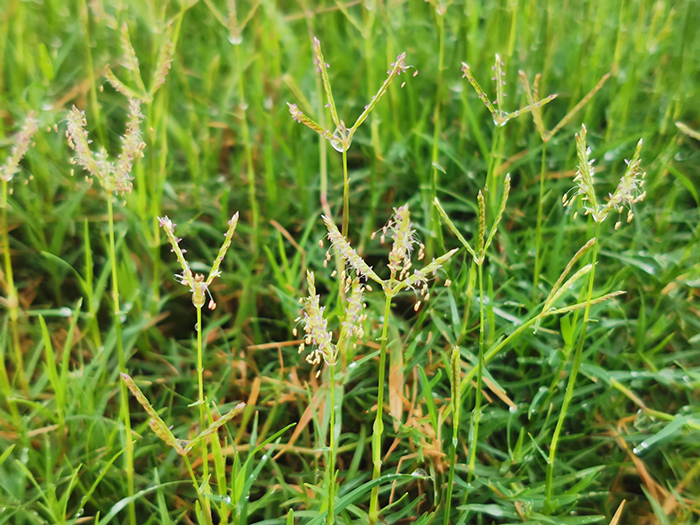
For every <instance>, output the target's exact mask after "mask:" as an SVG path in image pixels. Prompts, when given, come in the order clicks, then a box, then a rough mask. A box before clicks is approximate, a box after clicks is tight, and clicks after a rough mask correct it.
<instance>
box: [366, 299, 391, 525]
mask: <svg viewBox="0 0 700 525" xmlns="http://www.w3.org/2000/svg"><path fill="white" fill-rule="evenodd" d="M384 293H385V296H386V300H385V302H384V319H383V320H382V340H381V346H380V348H379V379H378V383H377V414H376V416H375V419H374V426H373V428H372V463H373V465H374V468H373V470H372V479H377V478H378V477H379V476H380V475H381V473H382V434H383V433H384V421H383V420H382V417H383V405H384V372H385V370H384V369H385V368H386V345H387V339H388V335H387V334H388V329H389V316H390V315H391V300H392V298H393V294H392V293H390V292H387V291H385V292H384ZM378 519H379V487H378V486H376V487H374V488H373V489H372V494H371V496H370V503H369V523H370V525H375V524H376V523H377V520H378Z"/></svg>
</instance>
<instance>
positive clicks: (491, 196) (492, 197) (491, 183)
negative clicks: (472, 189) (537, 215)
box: [486, 124, 503, 215]
mask: <svg viewBox="0 0 700 525" xmlns="http://www.w3.org/2000/svg"><path fill="white" fill-rule="evenodd" d="M502 135H503V126H499V125H497V124H494V130H493V140H492V141H491V154H490V156H489V170H488V172H487V173H486V191H487V193H488V194H487V196H486V198H487V199H488V203H489V205H488V211H489V215H495V214H496V209H497V208H498V201H497V199H498V194H497V192H496V186H497V184H496V179H495V177H496V169H497V164H498V163H497V162H496V158H497V157H499V156H500V153H499V152H500V149H497V148H498V145H499V143H500V142H502V141H501V136H502Z"/></svg>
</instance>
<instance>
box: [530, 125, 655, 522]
mask: <svg viewBox="0 0 700 525" xmlns="http://www.w3.org/2000/svg"><path fill="white" fill-rule="evenodd" d="M641 148H642V141H641V140H640V141H639V142H638V143H637V147H636V149H635V152H634V156H633V157H632V160H631V161H629V162H627V169H626V170H625V173H624V174H623V175H622V178H621V179H620V182H619V183H618V186H617V189H616V190H615V192H614V193H612V194H611V195H610V196H609V200H608V202H607V203H606V204H599V203H598V201H597V198H596V193H595V183H594V178H593V176H594V171H595V170H594V168H593V161H592V160H591V159H590V153H591V150H590V148H588V147H587V145H586V127H585V126H582V127H581V132H580V133H579V134H577V135H576V150H577V155H578V170H577V173H576V177H575V178H574V182H576V185H577V190H576V192H575V195H574V197H573V198H568V196H566V195H565V197H564V205H565V206H571V205H573V203H574V202H575V201H576V200H580V201H581V206H582V207H583V209H584V214H585V215H590V217H591V219H592V220H593V224H594V228H595V233H594V237H593V239H591V240H590V241H589V242H588V243H586V245H584V247H583V248H582V249H581V250H579V252H578V253H577V254H576V255H575V256H574V259H578V258H579V257H580V256H581V255H582V254H583V253H584V252H585V251H587V250H588V249H592V255H591V262H590V264H589V265H588V266H587V267H584V268H582V270H580V271H579V272H577V273H576V274H575V275H574V276H573V277H572V278H571V279H569V281H572V280H575V279H577V278H579V277H580V276H581V275H583V274H584V273H585V272H588V289H587V292H586V302H585V307H584V311H583V324H582V327H581V331H580V332H579V336H578V342H577V343H578V344H577V345H576V349H575V351H574V357H573V362H572V364H571V372H570V373H569V380H568V382H567V384H566V391H565V393H564V401H563V403H562V406H561V410H560V412H559V417H558V418H557V424H556V426H555V428H554V433H553V434H552V441H551V443H550V447H549V456H548V458H547V472H546V477H545V491H544V492H545V501H544V508H545V511H546V512H552V511H553V510H554V509H553V503H552V494H553V482H554V463H555V460H556V452H557V445H558V443H559V436H560V435H561V431H562V429H563V427H564V421H565V420H566V414H567V412H568V409H569V404H570V403H571V400H572V399H573V397H574V390H575V387H576V378H577V376H578V372H579V369H580V367H581V361H582V357H583V346H584V343H585V341H586V331H587V328H588V320H589V313H590V307H591V305H592V304H595V302H596V301H594V300H593V284H594V282H595V268H596V263H597V260H598V250H599V239H600V232H601V226H602V224H603V221H604V220H605V218H606V217H607V215H608V213H609V212H610V211H612V210H613V209H615V210H617V211H618V212H619V213H621V212H622V209H623V208H627V209H628V219H627V222H630V221H631V220H632V217H633V214H632V211H631V206H632V205H633V204H636V203H638V202H640V201H642V200H643V199H644V197H645V195H646V193H645V192H644V191H643V185H644V178H645V176H646V173H644V172H643V171H642V170H641V167H640V164H641V160H640V155H641ZM575 216H576V215H574V217H575ZM620 224H621V221H618V222H617V223H616V224H615V229H617V228H618V227H619V226H620ZM591 245H592V247H591ZM572 265H573V263H570V264H569V265H568V266H567V270H568V269H570V267H571V266H572ZM562 280H563V277H561V278H560V281H562ZM557 283H559V281H558V282H557ZM566 286H567V285H566V283H565V284H563V285H562V286H561V288H565V287H566ZM555 296H556V294H552V296H551V297H550V298H548V301H547V302H548V303H549V304H551V303H553V302H554V300H555Z"/></svg>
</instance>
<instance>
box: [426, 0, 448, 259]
mask: <svg viewBox="0 0 700 525" xmlns="http://www.w3.org/2000/svg"><path fill="white" fill-rule="evenodd" d="M435 17H436V19H437V26H438V74H437V83H436V88H435V89H436V91H435V109H434V110H433V120H434V124H433V125H434V126H435V129H434V130H433V152H432V156H431V164H432V168H433V173H432V177H431V180H430V202H433V200H435V198H436V197H437V187H438V183H439V171H438V168H437V165H438V164H437V161H438V152H439V148H438V141H439V139H440V103H441V100H440V92H441V90H442V69H443V65H444V59H445V20H444V18H443V15H442V14H440V12H438V11H437V10H436V12H435ZM431 211H432V222H433V224H434V225H435V226H436V227H437V226H439V224H440V218H439V216H438V213H437V210H436V209H435V208H433V209H432V210H431ZM432 230H433V228H431V235H430V237H429V238H428V256H429V257H430V256H432V253H433V250H432V249H431V248H432V247H431V244H432V239H433V234H436V235H437V238H438V242H439V243H440V244H442V229H441V228H439V227H437V230H436V231H432Z"/></svg>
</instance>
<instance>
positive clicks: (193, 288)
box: [158, 212, 238, 509]
mask: <svg viewBox="0 0 700 525" xmlns="http://www.w3.org/2000/svg"><path fill="white" fill-rule="evenodd" d="M158 223H159V224H160V226H161V227H162V228H163V230H164V231H165V235H166V237H167V238H168V241H169V242H170V246H171V250H172V251H173V252H174V253H175V256H176V257H177V260H178V262H179V263H180V267H181V268H182V273H181V274H180V275H178V276H177V277H176V279H177V280H178V282H179V283H180V284H182V285H183V286H187V287H188V288H189V290H190V292H191V293H192V304H193V305H194V307H195V308H196V309H197V325H196V326H195V329H196V331H197V383H198V398H197V404H198V405H199V425H200V429H201V430H204V429H205V428H206V409H205V398H204V357H203V356H204V352H203V345H202V331H203V329H202V307H203V306H204V303H205V302H206V298H207V295H209V297H210V300H209V304H208V307H209V309H210V310H213V309H215V308H216V303H215V302H214V299H212V298H211V294H210V292H209V287H210V286H211V284H212V283H213V281H214V279H216V278H217V277H218V276H219V275H221V272H220V271H219V268H220V266H221V262H222V261H223V259H224V257H225V256H226V252H227V251H228V249H229V247H230V246H231V240H232V238H233V234H234V232H235V231H236V226H237V225H238V212H236V213H235V214H234V215H233V217H231V219H230V220H229V221H228V229H227V230H226V233H225V234H224V242H223V244H222V245H221V248H220V249H219V253H218V254H217V256H216V259H215V260H214V263H213V264H212V267H211V270H210V272H209V276H208V277H206V278H205V277H204V276H203V275H202V274H194V273H193V272H192V269H191V268H190V265H189V263H188V262H187V259H186V258H185V253H186V251H185V250H183V249H182V248H180V241H181V240H182V239H179V238H177V237H176V236H175V224H173V222H172V221H171V220H170V219H169V218H168V217H167V216H165V217H159V218H158ZM201 451H202V480H203V482H207V481H206V480H207V479H208V475H209V454H208V451H207V443H206V440H202V442H201ZM207 483H208V482H207ZM208 508H209V507H208V503H207V509H208Z"/></svg>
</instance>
